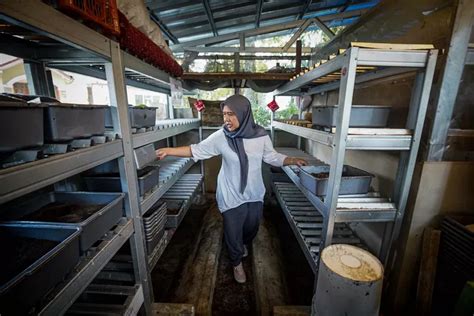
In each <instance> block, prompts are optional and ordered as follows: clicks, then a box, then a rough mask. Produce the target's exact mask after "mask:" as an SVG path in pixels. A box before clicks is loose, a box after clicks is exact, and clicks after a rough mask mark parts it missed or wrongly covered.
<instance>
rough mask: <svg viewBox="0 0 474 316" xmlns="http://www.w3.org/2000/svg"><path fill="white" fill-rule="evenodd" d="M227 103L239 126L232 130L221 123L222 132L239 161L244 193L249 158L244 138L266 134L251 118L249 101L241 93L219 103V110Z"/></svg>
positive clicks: (241, 191) (241, 185)
mask: <svg viewBox="0 0 474 316" xmlns="http://www.w3.org/2000/svg"><path fill="white" fill-rule="evenodd" d="M225 105H227V106H228V107H229V108H230V109H231V110H232V112H234V113H235V115H236V116H237V119H238V120H239V124H240V126H239V128H238V129H237V130H235V131H233V132H231V131H229V130H228V129H227V126H225V124H224V125H223V130H224V134H225V136H226V139H227V143H228V144H229V146H230V148H231V149H232V150H233V151H234V152H235V153H236V154H237V156H238V157H239V162H240V193H244V190H245V187H246V186H247V178H248V171H249V160H248V157H247V154H246V153H245V148H244V141H243V139H244V138H258V137H263V136H267V135H268V134H267V131H265V129H264V128H263V127H261V126H260V125H257V124H255V121H254V120H253V114H252V108H251V106H250V101H249V100H248V99H247V98H246V97H244V96H242V95H238V94H236V95H233V96H230V97H228V98H227V99H226V100H225V101H224V102H222V103H221V110H223V109H224V106H225Z"/></svg>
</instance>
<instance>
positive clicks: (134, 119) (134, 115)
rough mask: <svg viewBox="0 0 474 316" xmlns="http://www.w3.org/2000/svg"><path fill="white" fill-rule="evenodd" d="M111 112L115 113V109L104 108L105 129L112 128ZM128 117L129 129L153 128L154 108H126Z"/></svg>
mask: <svg viewBox="0 0 474 316" xmlns="http://www.w3.org/2000/svg"><path fill="white" fill-rule="evenodd" d="M112 111H117V108H116V107H113V106H108V107H106V113H105V127H108V128H111V127H113V126H114V125H113V120H112ZM128 115H129V117H130V127H132V128H144V127H152V126H155V121H156V108H145V109H142V108H135V107H132V106H129V107H128Z"/></svg>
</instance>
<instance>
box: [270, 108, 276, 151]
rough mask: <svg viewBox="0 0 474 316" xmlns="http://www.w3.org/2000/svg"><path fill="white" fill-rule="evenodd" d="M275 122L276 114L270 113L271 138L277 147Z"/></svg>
mask: <svg viewBox="0 0 474 316" xmlns="http://www.w3.org/2000/svg"><path fill="white" fill-rule="evenodd" d="M274 120H275V112H273V111H272V112H271V113H270V137H271V138H272V142H273V146H276V144H275V128H274V127H273V121H274Z"/></svg>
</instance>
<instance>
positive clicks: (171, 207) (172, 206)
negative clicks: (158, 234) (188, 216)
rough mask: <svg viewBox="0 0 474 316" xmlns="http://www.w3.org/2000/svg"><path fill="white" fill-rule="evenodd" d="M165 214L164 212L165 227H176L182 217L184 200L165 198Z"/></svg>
mask: <svg viewBox="0 0 474 316" xmlns="http://www.w3.org/2000/svg"><path fill="white" fill-rule="evenodd" d="M165 201H166V205H167V214H166V226H165V227H166V228H177V227H178V225H179V223H180V222H181V220H182V218H183V217H184V208H185V206H186V200H171V199H166V200H165Z"/></svg>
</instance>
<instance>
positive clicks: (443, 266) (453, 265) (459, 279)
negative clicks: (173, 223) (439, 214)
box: [433, 216, 474, 316]
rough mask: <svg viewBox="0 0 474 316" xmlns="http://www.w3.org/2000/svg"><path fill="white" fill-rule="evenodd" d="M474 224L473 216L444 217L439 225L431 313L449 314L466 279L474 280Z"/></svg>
mask: <svg viewBox="0 0 474 316" xmlns="http://www.w3.org/2000/svg"><path fill="white" fill-rule="evenodd" d="M472 224H474V217H472V216H456V217H446V218H444V219H443V221H442V224H441V243H440V247H439V253H438V267H437V271H436V283H435V290H434V295H433V302H434V306H433V311H434V313H433V315H435V316H437V315H452V312H453V308H454V306H455V304H456V302H457V301H458V298H459V296H460V294H461V291H462V289H463V288H464V286H465V285H466V282H467V281H470V280H474V232H473V231H472V230H469V229H468V227H467V225H472Z"/></svg>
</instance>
